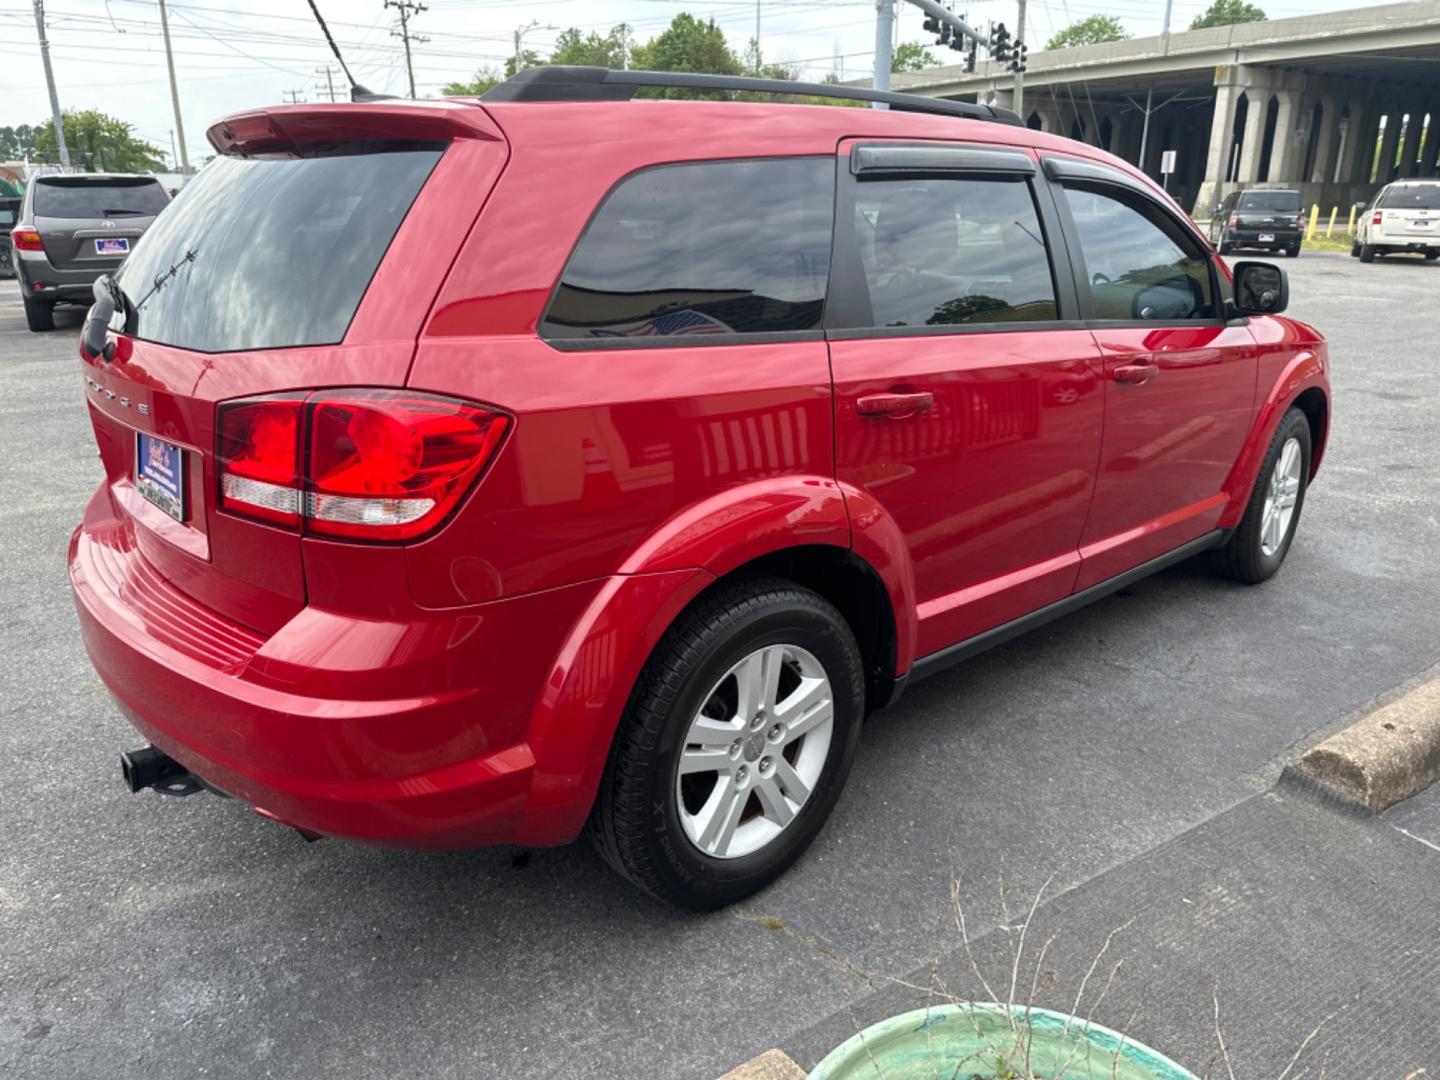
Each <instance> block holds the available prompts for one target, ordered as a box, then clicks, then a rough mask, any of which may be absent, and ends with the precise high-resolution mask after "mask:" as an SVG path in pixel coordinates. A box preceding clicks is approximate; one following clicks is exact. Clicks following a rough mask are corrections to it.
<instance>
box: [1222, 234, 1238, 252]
mask: <svg viewBox="0 0 1440 1080" xmlns="http://www.w3.org/2000/svg"><path fill="white" fill-rule="evenodd" d="M1234 250H1235V245H1234V244H1232V243H1230V242H1229V241H1228V240H1226V239H1225V234H1224V233H1221V234H1220V254H1221V255H1229V254H1230V253H1231V252H1232V251H1234Z"/></svg>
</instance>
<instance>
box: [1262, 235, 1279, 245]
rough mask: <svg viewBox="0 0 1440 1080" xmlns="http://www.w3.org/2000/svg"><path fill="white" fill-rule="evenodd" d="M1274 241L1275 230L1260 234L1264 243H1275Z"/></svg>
mask: <svg viewBox="0 0 1440 1080" xmlns="http://www.w3.org/2000/svg"><path fill="white" fill-rule="evenodd" d="M1274 242H1275V234H1274V233H1273V232H1262V233H1261V234H1260V243H1262V244H1273V243H1274Z"/></svg>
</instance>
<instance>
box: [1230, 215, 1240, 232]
mask: <svg viewBox="0 0 1440 1080" xmlns="http://www.w3.org/2000/svg"><path fill="white" fill-rule="evenodd" d="M1239 224H1240V215H1239V214H1231V215H1230V224H1229V226H1228V227H1229V228H1231V229H1233V228H1235V227H1236V226H1237V225H1239Z"/></svg>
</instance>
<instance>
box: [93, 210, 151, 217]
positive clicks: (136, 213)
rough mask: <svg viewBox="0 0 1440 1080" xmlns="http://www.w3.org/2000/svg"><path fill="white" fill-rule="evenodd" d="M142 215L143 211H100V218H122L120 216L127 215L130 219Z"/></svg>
mask: <svg viewBox="0 0 1440 1080" xmlns="http://www.w3.org/2000/svg"><path fill="white" fill-rule="evenodd" d="M144 213H145V211H144V210H101V211H100V214H101V216H102V217H122V216H125V215H129V216H131V217H140V216H141V215H143V214H144Z"/></svg>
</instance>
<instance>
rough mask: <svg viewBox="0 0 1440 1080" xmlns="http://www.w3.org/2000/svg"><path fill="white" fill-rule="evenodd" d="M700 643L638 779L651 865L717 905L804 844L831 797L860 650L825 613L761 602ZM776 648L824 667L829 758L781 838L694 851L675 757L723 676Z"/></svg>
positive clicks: (858, 683)
mask: <svg viewBox="0 0 1440 1080" xmlns="http://www.w3.org/2000/svg"><path fill="white" fill-rule="evenodd" d="M816 599H817V600H818V598H816ZM821 603H823V602H821ZM825 607H828V605H825ZM707 644H708V646H709V647H708V649H707V654H706V656H705V659H703V660H702V661H700V662H699V663H698V664H695V665H693V666H691V667H690V670H688V671H686V672H685V673H684V675H683V688H682V690H681V691H680V693H679V694H678V695H677V696H676V699H675V701H674V703H673V704H672V706H671V708H670V710H669V716H668V718H667V719H666V722H665V725H664V728H663V729H662V731H661V732H660V735H659V739H658V741H657V743H656V746H655V752H654V756H653V758H652V760H651V762H650V766H649V769H648V774H647V776H646V779H645V783H646V785H647V788H648V790H647V796H648V798H647V800H646V805H647V806H648V807H649V808H650V810H649V814H648V818H647V821H646V829H647V832H648V833H649V835H650V838H651V841H652V843H654V844H655V845H656V846H657V847H658V848H659V851H658V852H657V855H658V856H659V857H657V858H656V860H655V865H656V869H657V870H658V871H659V872H660V873H661V874H662V876H664V877H665V878H666V879H667V885H668V886H669V888H670V890H671V891H672V892H674V893H676V894H679V895H682V896H683V897H684V898H685V899H686V901H687V902H688V903H690V904H692V905H693V906H718V905H721V904H725V903H729V902H731V901H732V900H734V899H738V898H740V897H741V896H744V895H748V894H749V893H751V892H754V891H755V890H756V889H757V888H761V887H763V886H764V885H765V884H767V883H769V882H770V881H772V880H774V879H775V878H776V877H778V876H779V875H780V874H781V873H783V872H784V870H785V869H786V867H788V866H789V865H790V864H791V863H792V862H794V861H795V859H797V858H798V857H799V856H800V854H801V853H802V852H803V851H804V850H805V848H806V847H808V846H809V844H810V842H811V841H812V840H813V839H814V838H815V836H816V834H817V833H818V832H819V831H820V828H821V827H822V826H823V825H824V823H825V820H826V818H828V817H829V815H830V811H831V810H832V809H833V807H834V805H835V802H836V800H837V799H838V798H839V795H840V789H841V788H842V787H843V786H844V782H845V778H846V776H847V774H848V773H849V771H850V764H851V762H852V760H853V758H854V751H855V745H856V742H857V740H858V737H859V734H860V723H861V717H862V716H863V714H864V689H863V687H864V682H863V669H862V667H861V664H860V659H859V654H858V650H857V649H856V647H855V644H854V640H853V638H852V637H851V636H850V632H849V629H848V627H846V626H845V624H844V622H843V620H842V619H841V618H840V616H839V613H838V612H834V611H833V609H831V610H830V611H826V610H824V608H818V609H817V608H812V607H809V606H806V607H798V608H797V607H790V606H785V605H782V604H781V603H775V604H773V605H766V607H765V608H764V609H763V610H761V611H757V612H753V613H749V614H747V615H745V616H741V617H739V618H736V619H734V620H733V621H731V622H729V623H728V624H722V625H721V626H719V627H716V628H715V629H714V634H713V639H712V640H711V641H710V642H708V643H707ZM777 644H789V645H798V646H800V647H801V648H804V649H806V650H808V651H809V652H810V653H811V654H813V655H814V656H815V658H816V659H817V660H819V661H820V663H821V665H822V666H823V667H824V668H825V674H826V676H827V677H828V678H829V679H830V686H831V692H832V694H833V697H834V702H835V709H834V713H835V716H834V720H833V722H832V723H833V727H832V729H831V735H830V749H829V754H828V756H827V758H826V762H825V767H824V769H823V770H822V771H821V774H820V779H819V781H818V782H817V783H816V784H815V786H814V788H813V789H812V790H811V793H810V796H809V798H807V799H806V801H805V805H804V806H803V807H801V809H800V811H799V813H798V814H797V815H796V817H795V819H794V821H792V822H791V823H790V825H789V826H787V827H786V828H785V830H784V831H783V832H782V833H781V834H780V835H779V836H777V837H776V838H775V839H774V840H773V841H772V842H771V843H770V844H768V845H766V846H765V847H764V848H762V849H761V850H759V851H756V852H753V853H752V854H750V855H745V856H742V857H740V858H736V859H716V858H714V857H712V856H708V855H706V854H704V853H703V852H701V851H700V850H699V849H698V848H696V847H695V845H694V844H693V843H692V842H691V841H690V839H689V838H688V837H687V836H686V835H685V831H684V828H683V826H682V825H681V824H680V812H679V811H680V808H679V806H678V805H677V800H676V798H675V768H676V758H677V755H678V754H679V751H680V749H681V746H682V743H683V740H684V738H685V736H686V734H687V733H688V731H689V728H690V722H691V720H692V718H693V717H694V716H695V714H696V713H697V712H699V710H700V707H701V706H702V705H703V704H704V699H705V696H706V695H707V694H709V692H710V690H711V688H712V687H714V686H715V684H716V683H717V682H719V681H720V678H721V677H722V676H723V675H724V674H725V672H726V671H728V670H729V669H730V668H731V667H732V666H734V665H735V664H736V663H737V662H739V660H740V659H742V658H743V657H744V656H746V655H747V654H749V653H751V652H753V651H755V650H756V649H759V648H762V647H764V646H766V645H777Z"/></svg>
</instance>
